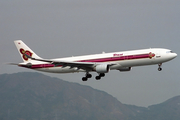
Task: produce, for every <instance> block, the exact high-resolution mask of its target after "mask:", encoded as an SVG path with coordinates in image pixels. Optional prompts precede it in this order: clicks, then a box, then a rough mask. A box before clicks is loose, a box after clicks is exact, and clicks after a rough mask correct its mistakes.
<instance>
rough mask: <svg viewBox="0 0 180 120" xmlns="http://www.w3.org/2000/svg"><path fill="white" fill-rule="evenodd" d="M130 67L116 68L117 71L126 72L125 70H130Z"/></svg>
mask: <svg viewBox="0 0 180 120" xmlns="http://www.w3.org/2000/svg"><path fill="white" fill-rule="evenodd" d="M131 69H132V68H131V67H123V68H120V69H118V70H119V71H121V72H126V71H131Z"/></svg>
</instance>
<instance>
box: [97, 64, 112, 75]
mask: <svg viewBox="0 0 180 120" xmlns="http://www.w3.org/2000/svg"><path fill="white" fill-rule="evenodd" d="M95 70H96V72H97V73H108V72H109V70H110V68H109V65H107V64H102V65H97V66H96V68H95Z"/></svg>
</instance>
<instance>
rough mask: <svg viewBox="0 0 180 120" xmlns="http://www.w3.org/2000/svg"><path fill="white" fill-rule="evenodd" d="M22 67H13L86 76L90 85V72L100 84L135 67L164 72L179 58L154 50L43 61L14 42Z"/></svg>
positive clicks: (28, 49)
mask: <svg viewBox="0 0 180 120" xmlns="http://www.w3.org/2000/svg"><path fill="white" fill-rule="evenodd" d="M14 43H15V45H16V47H17V49H18V51H19V54H20V56H21V58H22V60H23V62H22V63H18V64H15V63H11V64H12V65H18V66H19V67H25V68H29V69H32V70H37V71H43V72H50V73H74V72H85V77H82V81H87V80H88V79H89V78H91V77H92V75H91V74H90V72H96V73H98V76H96V77H95V78H96V80H100V79H101V78H102V77H104V76H105V73H108V72H109V71H110V70H119V71H120V72H125V71H130V70H131V69H132V67H136V66H145V65H155V64H157V65H158V66H159V67H158V70H159V71H161V70H162V68H161V66H162V63H164V62H168V61H170V60H172V59H174V58H175V57H176V56H177V54H176V53H173V52H172V51H171V50H169V49H164V48H150V49H141V50H131V51H122V52H112V53H105V52H103V53H102V54H94V55H85V56H77V57H66V58H57V59H43V58H41V57H39V56H38V55H37V54H36V53H35V52H33V51H32V50H31V49H30V48H29V47H28V46H27V45H26V44H25V43H24V42H23V41H21V40H16V41H14Z"/></svg>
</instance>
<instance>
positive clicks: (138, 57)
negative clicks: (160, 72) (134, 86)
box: [22, 54, 150, 69]
mask: <svg viewBox="0 0 180 120" xmlns="http://www.w3.org/2000/svg"><path fill="white" fill-rule="evenodd" d="M143 58H150V56H149V54H141V55H128V56H119V57H109V58H99V59H90V60H80V61H76V62H112V61H122V60H134V59H143ZM22 67H27V66H22ZM51 67H62V65H58V66H55V65H54V64H37V65H32V66H31V69H37V68H51Z"/></svg>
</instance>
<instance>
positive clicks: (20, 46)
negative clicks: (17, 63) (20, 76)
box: [14, 40, 40, 62]
mask: <svg viewBox="0 0 180 120" xmlns="http://www.w3.org/2000/svg"><path fill="white" fill-rule="evenodd" d="M14 43H15V45H16V47H17V49H18V51H19V54H20V55H21V58H22V59H23V61H24V62H29V61H31V59H29V58H27V57H26V56H25V53H26V54H27V55H29V56H31V57H33V58H40V57H39V56H38V55H36V53H34V52H33V51H32V50H31V49H30V48H29V47H28V46H27V45H26V44H25V43H24V42H23V41H21V40H16V41H14Z"/></svg>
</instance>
